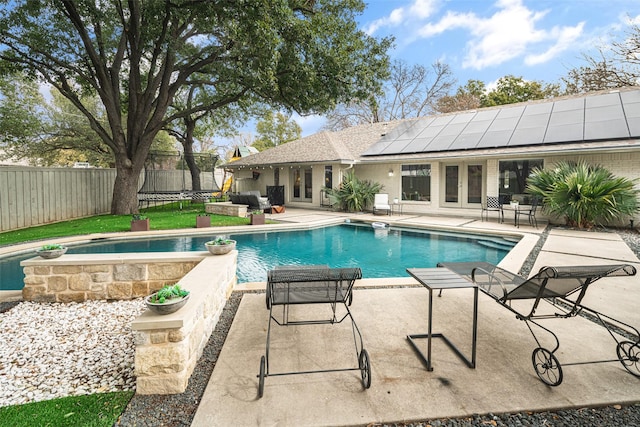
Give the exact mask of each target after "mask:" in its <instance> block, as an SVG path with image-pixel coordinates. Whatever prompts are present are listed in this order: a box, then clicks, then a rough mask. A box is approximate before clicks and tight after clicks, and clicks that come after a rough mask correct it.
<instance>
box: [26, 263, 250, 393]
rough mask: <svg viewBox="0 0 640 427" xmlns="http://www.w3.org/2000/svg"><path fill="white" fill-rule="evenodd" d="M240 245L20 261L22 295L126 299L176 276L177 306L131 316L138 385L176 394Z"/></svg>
mask: <svg viewBox="0 0 640 427" xmlns="http://www.w3.org/2000/svg"><path fill="white" fill-rule="evenodd" d="M237 257H238V252H237V251H232V252H230V253H229V254H226V255H218V256H213V255H210V254H209V252H167V253H164V252H163V253H128V254H78V255H63V256H62V257H60V258H56V259H49V260H47V259H42V258H32V259H29V260H25V261H22V262H21V265H22V266H23V267H24V271H25V286H24V289H23V297H24V299H25V300H29V301H40V302H72V301H75V302H80V301H85V300H88V299H112V300H119V299H131V298H136V297H141V296H145V295H148V294H150V293H152V292H153V291H154V290H156V289H159V288H160V287H162V285H163V284H165V283H175V282H178V281H179V282H180V284H181V285H182V286H183V287H184V288H185V289H187V290H189V291H190V292H191V296H190V298H189V301H188V302H187V304H185V306H184V307H182V308H181V309H180V310H178V311H177V312H175V313H172V314H168V315H158V314H155V313H152V312H151V311H149V310H147V311H146V312H145V313H143V314H142V315H141V316H139V317H138V318H137V319H135V320H134V321H133V323H132V324H131V329H132V330H133V334H134V344H135V374H136V392H137V393H139V394H175V393H182V392H184V391H185V389H186V388H187V384H188V382H189V377H190V376H191V374H192V373H193V369H194V368H195V366H196V362H197V361H198V359H199V358H200V356H201V355H202V351H203V349H204V347H205V346H206V344H207V342H208V341H209V337H210V336H211V333H212V332H213V329H214V328H215V326H216V324H217V323H218V320H219V319H220V314H221V313H222V310H223V309H224V306H225V304H226V302H227V299H228V298H229V296H230V295H231V292H232V291H233V287H234V286H235V284H236V265H237Z"/></svg>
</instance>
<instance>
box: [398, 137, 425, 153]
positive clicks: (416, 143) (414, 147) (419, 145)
mask: <svg viewBox="0 0 640 427" xmlns="http://www.w3.org/2000/svg"><path fill="white" fill-rule="evenodd" d="M432 140H433V138H417V139H414V140H412V141H411V142H410V143H409V144H407V145H405V146H403V147H401V149H400V151H397V152H396V153H422V152H424V151H427V147H428V146H429V144H430V143H431V141H432Z"/></svg>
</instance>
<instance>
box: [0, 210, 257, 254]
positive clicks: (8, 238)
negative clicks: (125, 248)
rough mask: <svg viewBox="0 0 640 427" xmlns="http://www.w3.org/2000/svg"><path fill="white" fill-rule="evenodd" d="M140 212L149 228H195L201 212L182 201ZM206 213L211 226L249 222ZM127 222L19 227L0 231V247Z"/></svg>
mask: <svg viewBox="0 0 640 427" xmlns="http://www.w3.org/2000/svg"><path fill="white" fill-rule="evenodd" d="M140 213H141V214H143V215H146V216H147V217H149V220H150V228H151V230H172V229H178V228H195V226H196V215H197V214H202V213H204V205H202V204H196V205H186V206H185V205H184V204H183V207H182V209H180V208H179V207H178V206H177V205H165V206H162V207H154V208H149V209H142V210H141V212H140ZM210 216H211V226H212V227H220V226H225V225H247V224H249V219H248V218H239V217H234V216H226V215H213V214H212V215H210ZM130 222H131V215H98V216H92V217H89V218H82V219H76V220H72V221H63V222H58V223H55V224H47V225H41V226H38V227H30V228H25V229H21V230H15V231H7V232H4V233H0V246H2V245H9V244H14V243H24V242H29V241H33V240H42V239H51V238H55V237H64V236H77V235H81V234H91V233H110V232H117V231H128V230H129V229H130Z"/></svg>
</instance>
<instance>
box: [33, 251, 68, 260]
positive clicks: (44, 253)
mask: <svg viewBox="0 0 640 427" xmlns="http://www.w3.org/2000/svg"><path fill="white" fill-rule="evenodd" d="M66 252H67V248H62V249H50V250H45V249H36V254H38V256H40V257H41V258H44V259H53V258H58V257H61V256H62V255H64V254H65V253H66Z"/></svg>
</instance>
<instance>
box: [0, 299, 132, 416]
mask: <svg viewBox="0 0 640 427" xmlns="http://www.w3.org/2000/svg"><path fill="white" fill-rule="evenodd" d="M144 310H145V306H144V302H143V300H142V299H138V300H133V301H119V302H117V303H108V302H104V301H88V302H84V303H72V304H53V303H52V304H42V303H33V302H22V303H20V304H13V307H12V308H11V309H10V310H6V311H4V312H3V313H1V314H0V343H2V345H0V406H9V405H19V404H23V403H29V402H37V401H41V400H50V399H55V398H57V397H64V396H75V395H83V394H93V393H107V392H113V391H122V390H134V389H135V383H136V381H135V376H134V369H133V360H134V346H133V333H132V332H131V322H132V321H133V319H135V318H136V317H137V316H139V315H140V314H142V312H143V311H144Z"/></svg>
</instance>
